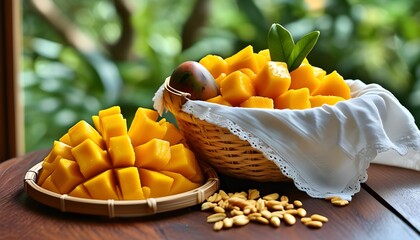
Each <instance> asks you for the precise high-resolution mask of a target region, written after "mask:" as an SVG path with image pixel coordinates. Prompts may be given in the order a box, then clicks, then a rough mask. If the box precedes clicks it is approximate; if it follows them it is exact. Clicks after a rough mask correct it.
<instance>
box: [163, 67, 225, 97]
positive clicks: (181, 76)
mask: <svg viewBox="0 0 420 240" xmlns="http://www.w3.org/2000/svg"><path fill="white" fill-rule="evenodd" d="M169 85H170V86H171V87H173V88H175V89H176V90H178V91H181V92H185V93H189V94H191V95H190V97H189V98H190V99H191V100H207V99H210V98H213V97H216V96H217V95H219V94H220V92H219V87H218V86H217V84H216V81H215V80H214V77H213V76H212V75H211V73H210V72H209V71H208V70H207V69H206V68H205V67H204V66H203V65H201V64H200V63H198V62H195V61H186V62H183V63H181V64H180V65H179V66H178V67H177V68H176V69H175V70H174V71H173V72H172V74H171V78H170V81H169Z"/></svg>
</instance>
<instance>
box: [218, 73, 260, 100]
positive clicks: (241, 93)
mask: <svg viewBox="0 0 420 240" xmlns="http://www.w3.org/2000/svg"><path fill="white" fill-rule="evenodd" d="M220 92H221V94H222V96H223V98H224V99H225V100H227V101H228V102H229V103H230V104H232V106H238V105H239V104H240V103H241V102H243V101H245V100H247V99H248V98H250V97H251V96H254V95H255V89H254V86H253V84H252V81H251V79H250V78H249V77H248V76H247V75H246V74H245V73H243V72H241V71H235V72H233V73H231V74H229V75H228V76H227V77H226V78H225V79H224V80H223V81H222V82H221V87H220Z"/></svg>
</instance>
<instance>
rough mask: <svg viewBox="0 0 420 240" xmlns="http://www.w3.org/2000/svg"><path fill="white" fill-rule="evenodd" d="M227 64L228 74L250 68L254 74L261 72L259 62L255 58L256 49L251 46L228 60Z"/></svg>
mask: <svg viewBox="0 0 420 240" xmlns="http://www.w3.org/2000/svg"><path fill="white" fill-rule="evenodd" d="M226 63H227V65H228V73H232V72H234V71H236V70H239V69H241V68H249V69H251V70H252V71H253V72H258V71H259V66H258V60H257V59H256V58H255V55H254V49H253V48H252V46H251V45H248V46H247V47H245V48H243V49H242V50H240V51H239V52H237V53H235V54H234V55H232V56H230V57H228V58H226Z"/></svg>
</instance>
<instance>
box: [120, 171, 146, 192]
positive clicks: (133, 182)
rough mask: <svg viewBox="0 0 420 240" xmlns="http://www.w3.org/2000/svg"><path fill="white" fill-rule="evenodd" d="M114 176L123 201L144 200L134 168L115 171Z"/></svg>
mask: <svg viewBox="0 0 420 240" xmlns="http://www.w3.org/2000/svg"><path fill="white" fill-rule="evenodd" d="M115 174H116V176H117V179H118V182H119V186H120V189H121V193H122V198H123V199H124V200H136V199H145V197H144V194H143V189H142V186H141V181H140V175H139V171H138V169H137V168H136V167H126V168H120V169H115Z"/></svg>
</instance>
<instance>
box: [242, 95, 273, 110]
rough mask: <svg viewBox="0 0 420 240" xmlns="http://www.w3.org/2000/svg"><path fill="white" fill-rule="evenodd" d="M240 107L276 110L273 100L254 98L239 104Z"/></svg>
mask: <svg viewBox="0 0 420 240" xmlns="http://www.w3.org/2000/svg"><path fill="white" fill-rule="evenodd" d="M239 106H240V107H246V108H267V109H274V101H273V99H271V98H267V97H260V96H252V97H250V98H248V99H247V100H245V101H244V102H242V103H241V104H239Z"/></svg>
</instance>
